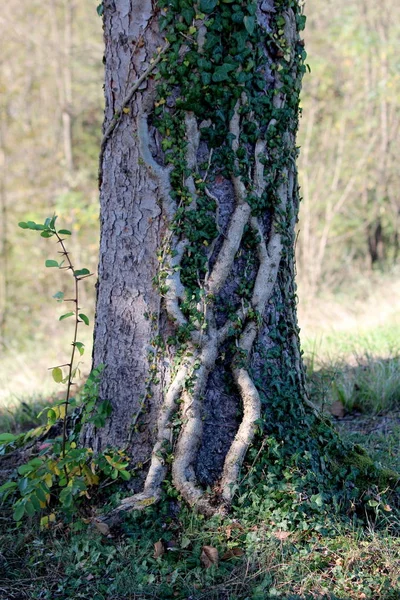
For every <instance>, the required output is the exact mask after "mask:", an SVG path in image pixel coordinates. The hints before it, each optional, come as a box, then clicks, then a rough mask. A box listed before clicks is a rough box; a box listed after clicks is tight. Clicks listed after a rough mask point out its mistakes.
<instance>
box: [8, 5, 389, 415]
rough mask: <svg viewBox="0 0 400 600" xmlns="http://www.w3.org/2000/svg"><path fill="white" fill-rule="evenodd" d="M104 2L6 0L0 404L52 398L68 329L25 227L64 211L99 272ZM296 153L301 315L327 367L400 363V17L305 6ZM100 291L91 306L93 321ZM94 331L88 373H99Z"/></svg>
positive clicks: (40, 252)
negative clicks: (357, 359) (304, 67)
mask: <svg viewBox="0 0 400 600" xmlns="http://www.w3.org/2000/svg"><path fill="white" fill-rule="evenodd" d="M96 5H97V2H96V1H95V0H90V1H87V2H78V0H40V1H39V0H31V1H30V2H29V3H21V2H16V1H15V0H8V2H6V3H5V4H4V6H3V7H2V11H1V15H0V37H1V40H2V53H1V57H0V212H1V218H0V352H1V362H0V403H1V402H3V405H4V404H8V403H9V402H10V403H12V402H14V401H20V400H21V399H22V398H24V397H26V396H27V395H32V393H36V392H37V391H38V390H41V391H42V392H43V393H47V392H48V391H49V389H50V388H51V385H52V384H51V378H50V375H47V374H48V371H47V367H50V366H52V364H58V363H59V362H60V361H61V362H62V360H63V358H64V356H63V353H65V354H66V353H67V352H68V341H69V339H70V336H71V331H70V329H69V328H70V327H72V325H71V324H69V323H68V321H66V322H63V323H59V322H58V320H57V317H58V316H59V315H60V314H62V312H63V308H62V306H60V305H59V304H57V302H56V300H54V299H53V298H52V296H53V295H54V294H55V293H56V292H57V291H59V290H61V291H64V292H66V293H67V292H68V289H70V287H71V284H72V282H71V281H69V278H68V277H67V276H65V277H62V274H61V275H60V274H59V273H58V272H56V270H51V269H50V270H46V269H45V267H44V261H45V259H46V258H56V250H57V249H56V247H55V246H54V245H53V244H52V242H51V241H50V242H49V241H48V240H42V239H40V240H39V239H38V238H37V237H36V236H35V235H34V234H33V233H32V232H25V231H22V230H21V229H18V227H17V223H18V222H19V221H21V220H29V219H32V220H37V221H39V222H43V220H44V219H45V218H46V217H47V216H51V215H52V214H53V213H56V214H58V215H59V221H60V222H61V224H62V226H63V227H65V228H68V229H71V230H72V231H73V236H72V239H71V242H70V249H71V251H72V252H73V257H74V261H75V264H76V266H77V267H79V268H81V267H87V268H89V269H90V270H91V271H95V270H96V264H97V246H98V190H97V164H98V154H99V147H100V140H101V126H102V117H103V92H102V86H103V65H102V56H103V45H102V30H101V19H100V18H99V17H98V15H97V13H96ZM306 13H307V17H308V18H307V28H306V32H305V39H306V47H307V51H308V56H309V60H308V62H309V65H310V69H311V74H309V75H307V76H306V78H305V81H304V88H303V89H304V91H303V100H302V111H303V115H302V118H301V128H300V132H299V139H298V145H299V146H300V147H301V153H300V158H299V170H300V173H299V179H300V185H301V190H302V196H303V201H302V206H301V215H300V223H299V235H298V241H297V271H298V285H299V292H298V293H299V301H300V304H299V313H300V325H301V328H302V335H303V345H304V349H305V353H306V355H307V357H308V361H309V362H310V363H311V364H313V361H314V360H315V356H318V358H319V359H320V360H323V359H324V358H325V357H328V356H329V355H332V354H335V355H337V356H339V355H340V356H342V357H346V360H348V357H349V356H350V355H352V356H353V357H354V356H355V355H357V353H360V352H364V353H368V352H371V353H373V354H374V356H377V355H379V356H385V355H390V356H391V357H393V356H397V353H398V342H397V340H398V339H400V338H399V334H400V319H399V318H398V317H399V315H400V310H399V309H398V302H399V300H400V283H399V277H398V275H399V269H398V266H397V263H398V258H399V253H400V238H399V235H400V197H399V191H400V169H399V168H398V154H399V150H400V148H399V146H400V136H399V127H400V57H399V53H398V39H399V35H400V5H399V4H398V3H397V2H395V0H381V2H380V3H379V4H378V3H376V2H375V1H373V0H335V1H333V0H327V1H324V2H321V0H308V1H307V4H306ZM94 284H95V278H91V279H88V280H87V281H86V282H85V284H84V286H82V287H83V288H84V292H83V298H82V306H83V307H85V312H87V314H89V315H90V316H93V312H94V295H95V294H94V291H95V290H94ZM90 337H91V332H90V331H89V330H88V331H86V336H85V339H84V340H83V341H85V342H86V344H87V352H86V354H85V356H84V357H83V359H84V362H83V372H84V373H88V371H89V369H90V345H91V341H90Z"/></svg>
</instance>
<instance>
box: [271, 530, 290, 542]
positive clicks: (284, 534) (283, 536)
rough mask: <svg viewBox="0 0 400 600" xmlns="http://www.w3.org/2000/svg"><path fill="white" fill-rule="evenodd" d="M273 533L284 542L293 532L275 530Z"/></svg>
mask: <svg viewBox="0 0 400 600" xmlns="http://www.w3.org/2000/svg"><path fill="white" fill-rule="evenodd" d="M272 535H273V536H274V538H276V539H277V540H281V541H282V542H283V541H284V540H287V538H288V537H289V536H290V535H292V534H291V533H290V531H273V532H272Z"/></svg>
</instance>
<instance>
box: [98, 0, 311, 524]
mask: <svg viewBox="0 0 400 600" xmlns="http://www.w3.org/2000/svg"><path fill="white" fill-rule="evenodd" d="M159 7H160V9H161V17H160V20H159V24H160V29H161V30H162V31H163V32H164V34H165V40H166V41H165V46H164V48H163V49H162V50H161V52H160V54H159V56H158V57H157V58H156V59H153V62H152V64H151V65H150V67H149V68H148V69H147V70H146V71H145V72H144V73H143V75H142V77H141V79H140V82H141V83H142V81H144V79H145V78H146V77H148V76H149V75H150V74H151V73H152V72H153V71H154V66H155V64H157V74H156V79H157V80H159V83H158V84H157V87H156V92H155V95H153V97H151V98H149V99H148V102H147V105H146V106H144V107H143V109H142V111H141V113H140V114H139V116H138V121H137V134H138V141H139V146H140V153H141V159H142V160H143V162H144V164H145V165H146V167H147V169H148V171H149V173H150V174H151V176H152V177H153V178H154V179H155V180H156V182H157V185H158V190H159V196H160V198H161V201H162V208H163V215H164V219H165V236H164V240H163V243H162V246H161V248H160V252H159V261H160V271H159V275H158V277H157V282H156V284H157V285H158V288H159V291H160V294H161V295H162V297H163V300H164V302H163V304H164V308H165V311H166V313H167V316H168V319H169V320H170V322H171V323H173V325H174V327H175V338H174V339H173V340H172V342H173V343H175V345H176V346H179V350H178V351H177V352H176V355H177V360H176V365H175V368H174V370H173V372H172V374H171V381H170V384H169V387H168V389H167V390H166V392H165V397H164V402H163V405H162V407H161V409H160V413H159V417H158V423H157V438H156V443H155V445H154V448H153V451H152V456H151V463H150V468H149V471H148V474H147V477H146V480H145V484H144V489H143V491H142V492H141V493H139V494H136V495H135V496H133V497H131V498H127V499H126V500H125V501H123V504H122V506H121V508H122V509H124V510H130V509H132V508H143V507H145V506H147V505H149V504H152V503H153V502H155V501H156V500H158V499H159V498H160V495H161V486H162V482H163V481H164V480H165V477H166V474H167V467H168V463H169V462H170V463H171V471H172V481H173V485H174V487H175V488H176V490H177V491H178V492H179V493H180V495H181V496H182V497H183V498H184V499H185V500H186V501H187V502H188V503H189V504H190V505H193V506H196V508H197V509H198V510H200V511H202V512H204V513H207V514H212V513H214V512H215V511H216V510H219V508H221V507H224V506H226V505H229V504H230V503H231V501H232V495H233V491H234V489H235V486H236V485H237V482H238V477H239V472H240V468H241V465H242V463H243V460H244V457H245V455H246V452H247V450H248V448H249V446H250V445H251V443H252V441H253V438H254V435H255V432H256V429H257V423H258V421H259V419H260V417H261V401H260V396H259V392H258V390H257V387H256V385H255V383H254V381H253V379H252V376H251V373H250V370H249V359H250V356H251V353H252V349H253V345H254V342H255V339H256V337H257V333H258V327H259V323H260V321H261V320H262V316H263V314H264V312H265V308H266V304H267V302H268V300H269V299H270V297H271V295H272V292H273V289H274V286H275V283H276V280H277V276H278V271H279V266H280V262H281V258H282V254H283V253H284V247H285V244H286V245H287V244H290V243H291V241H290V240H289V241H288V240H285V236H286V235H287V234H286V232H287V231H288V227H290V226H293V222H292V221H293V214H295V212H296V211H295V210H294V209H293V207H292V206H291V203H292V202H293V186H294V180H295V177H294V173H295V167H294V162H295V158H296V148H295V143H294V138H295V132H296V129H297V118H298V98H299V90H300V84H301V77H302V73H303V72H304V65H303V61H304V58H305V52H304V48H303V46H302V43H301V41H300V39H299V35H298V31H299V30H300V29H302V28H303V25H304V17H303V16H302V14H301V9H300V6H299V4H298V2H297V1H294V0H283V1H281V2H279V1H276V2H274V3H273V5H272V4H271V3H268V2H266V3H263V5H262V6H261V8H260V6H259V5H257V3H255V2H254V3H244V2H234V3H232V2H222V3H220V2H218V0H200V2H199V3H197V4H193V3H192V2H191V1H190V0H174V1H173V2H166V1H165V0H161V1H160V2H159ZM138 88H139V85H136V84H135V86H134V87H133V88H132V90H133V93H132V90H131V92H130V94H129V97H127V100H126V102H124V106H126V105H128V104H129V102H130V101H131V100H132V97H133V94H134V93H135V92H136V90H137V89H138ZM122 116H123V111H122V112H121V113H119V114H118V115H117V116H116V118H115V119H114V121H113V122H112V123H111V124H110V126H109V129H108V130H107V132H106V135H105V136H104V144H103V146H105V144H106V142H107V139H108V137H109V136H110V135H111V134H112V131H113V130H114V128H115V126H116V125H117V124H118V121H119V119H120V118H122ZM150 127H155V128H156V129H157V131H158V134H159V135H160V137H161V138H162V142H161V146H162V156H161V157H160V156H157V157H155V156H154V155H153V154H152V151H151V145H150V134H149V128H150ZM109 130H110V131H109ZM202 142H204V143H203V144H202ZM201 144H202V145H201ZM103 146H102V148H103ZM204 148H206V152H204ZM218 174H220V175H222V176H223V177H224V178H225V179H229V180H230V182H231V185H232V190H233V195H234V209H233V212H232V215H231V217H230V222H229V225H228V227H227V229H226V231H225V232H224V233H222V232H221V231H220V228H219V218H218V217H219V206H218V197H217V195H216V193H215V189H214V188H215V186H214V183H215V178H216V177H218ZM266 214H268V215H269V218H265V215H266ZM245 238H250V239H252V245H253V247H254V249H255V250H256V257H255V259H254V262H255V264H256V276H255V278H254V281H253V282H252V283H251V284H250V288H249V289H248V290H247V294H246V295H245V296H244V298H242V299H241V301H240V303H239V304H238V305H237V306H235V307H234V309H233V310H230V313H229V317H228V318H226V320H225V322H224V323H223V324H222V325H221V324H219V325H218V326H217V319H216V312H217V304H221V297H220V294H221V291H222V290H223V287H224V285H225V283H226V281H227V279H228V277H229V275H230V274H231V272H232V268H233V265H234V262H235V260H236V257H237V254H238V252H240V250H241V248H242V246H243V243H244V240H245ZM170 341H171V340H170ZM227 343H230V344H231V348H234V351H231V356H232V360H231V373H232V378H233V381H234V383H235V385H236V388H237V390H238V392H239V394H240V398H241V402H242V409H243V415H242V419H241V423H240V424H239V427H238V430H237V433H236V436H235V437H234V440H233V442H232V444H231V447H230V449H229V451H228V453H227V455H226V458H225V463H224V467H223V472H222V476H221V479H220V481H219V483H218V485H217V486H216V488H215V493H214V494H213V497H210V496H209V495H207V494H206V493H205V491H204V490H203V489H202V488H201V486H200V485H199V483H198V482H197V481H196V477H195V474H194V464H195V461H196V456H197V452H198V450H199V447H200V443H201V440H202V408H203V398H204V395H205V390H206V386H207V381H208V377H209V375H210V373H211V372H212V370H213V369H214V367H215V364H216V361H217V358H218V355H219V354H220V353H221V351H222V348H224V347H226V344H227ZM178 409H179V410H180V412H181V415H180V428H179V432H178V433H177V434H176V433H175V432H174V428H173V423H174V416H175V414H176V412H177V410H178ZM174 438H175V439H174ZM172 448H173V450H172ZM168 457H170V459H169V460H168Z"/></svg>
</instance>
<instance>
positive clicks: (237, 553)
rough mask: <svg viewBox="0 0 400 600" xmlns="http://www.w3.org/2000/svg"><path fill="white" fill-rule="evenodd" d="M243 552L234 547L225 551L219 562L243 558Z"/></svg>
mask: <svg viewBox="0 0 400 600" xmlns="http://www.w3.org/2000/svg"><path fill="white" fill-rule="evenodd" d="M243 554H244V550H242V549H241V548H238V547H235V548H230V550H227V551H226V552H225V554H224V555H223V556H221V560H229V559H231V558H235V557H236V558H238V557H239V556H243Z"/></svg>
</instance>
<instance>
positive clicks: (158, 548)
mask: <svg viewBox="0 0 400 600" xmlns="http://www.w3.org/2000/svg"><path fill="white" fill-rule="evenodd" d="M164 552H165V548H164V544H163V543H162V541H161V540H158V542H156V543H155V544H154V554H153V557H154V558H160V556H162V555H163V554H164Z"/></svg>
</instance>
